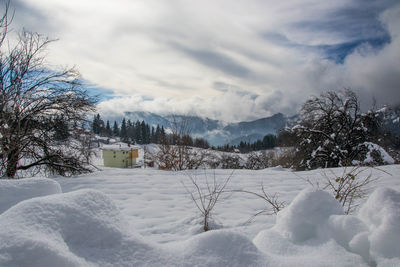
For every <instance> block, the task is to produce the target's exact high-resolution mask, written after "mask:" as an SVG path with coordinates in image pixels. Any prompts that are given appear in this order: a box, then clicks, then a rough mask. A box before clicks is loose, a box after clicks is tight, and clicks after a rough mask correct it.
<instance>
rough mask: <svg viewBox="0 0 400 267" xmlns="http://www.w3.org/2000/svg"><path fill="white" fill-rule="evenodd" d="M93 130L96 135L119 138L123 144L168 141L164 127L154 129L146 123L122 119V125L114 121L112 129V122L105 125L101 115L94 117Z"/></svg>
mask: <svg viewBox="0 0 400 267" xmlns="http://www.w3.org/2000/svg"><path fill="white" fill-rule="evenodd" d="M91 130H92V132H93V133H94V134H97V135H99V136H103V137H119V138H120V139H121V141H122V142H127V143H133V144H135V143H136V144H141V145H143V144H150V143H154V144H160V143H161V142H163V140H165V139H166V133H165V129H164V126H161V127H160V126H159V125H157V127H153V126H151V127H150V125H149V124H147V123H145V121H139V120H137V121H136V122H132V121H131V120H129V119H128V120H126V119H125V118H123V119H122V122H121V124H120V125H118V123H117V121H114V123H113V126H112V127H111V124H110V121H109V120H107V121H106V122H105V123H104V121H103V119H102V118H101V116H100V114H97V115H95V116H94V117H93V121H92V124H91Z"/></svg>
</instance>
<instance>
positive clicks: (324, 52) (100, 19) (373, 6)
mask: <svg viewBox="0 0 400 267" xmlns="http://www.w3.org/2000/svg"><path fill="white" fill-rule="evenodd" d="M1 1H2V2H4V1H5V0H1ZM12 8H13V9H14V10H15V18H14V21H13V25H12V27H13V28H14V29H18V28H21V27H24V28H26V29H28V30H30V31H35V32H39V33H42V34H45V35H47V36H49V37H50V38H57V39H58V40H59V41H57V42H54V43H53V44H52V45H51V46H50V47H49V49H48V52H47V53H48V55H47V57H48V60H49V61H50V62H51V64H55V65H68V66H76V67H77V68H78V69H79V71H80V72H81V74H82V77H83V78H84V79H85V80H86V81H87V83H88V84H90V85H91V89H90V90H91V91H92V92H95V93H97V94H100V97H101V100H102V101H101V102H100V103H99V105H98V107H99V111H100V112H101V114H103V115H104V116H106V117H112V116H119V115H122V114H123V112H124V111H135V110H140V111H151V112H156V113H175V114H178V113H179V114H191V115H200V116H207V117H210V118H213V119H223V120H225V121H239V120H251V119H256V118H260V117H266V116H269V115H272V114H274V113H277V112H283V113H286V114H293V113H296V112H297V111H298V109H299V107H300V106H301V104H302V103H303V102H304V101H305V100H306V99H307V98H309V97H310V96H311V95H318V94H320V93H321V92H323V91H327V90H340V89H343V88H352V89H353V90H354V91H356V92H357V93H358V94H359V96H360V99H361V101H362V103H363V105H365V106H367V105H369V104H370V103H371V102H372V98H376V99H377V100H378V103H379V104H399V103H400V2H399V1H398V0H335V1H321V0H285V1H272V0H229V1H228V0H202V1H198V0H169V1H166V0H140V1H139V0H68V1H66V0H13V1H12Z"/></svg>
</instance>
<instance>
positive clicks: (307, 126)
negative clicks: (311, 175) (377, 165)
mask: <svg viewBox="0 0 400 267" xmlns="http://www.w3.org/2000/svg"><path fill="white" fill-rule="evenodd" d="M301 115H302V120H301V121H300V124H298V125H296V126H294V127H293V128H292V132H294V133H295V134H296V135H297V137H298V142H297V143H296V145H295V146H296V148H297V154H298V158H300V159H302V160H301V162H299V163H298V167H299V168H303V169H304V168H306V169H314V168H321V167H322V168H329V167H338V166H350V165H353V164H354V163H355V162H360V161H362V160H363V158H365V154H366V153H367V150H368V148H367V146H366V142H371V141H373V140H374V137H375V136H376V134H377V132H378V130H379V120H378V119H377V117H376V116H374V114H373V112H370V113H365V114H363V113H361V112H360V104H359V102H358V98H357V96H356V94H355V93H354V92H352V91H350V90H345V91H343V92H327V93H325V94H322V95H321V96H320V97H313V98H311V99H310V100H308V101H307V102H306V103H305V104H304V105H303V107H302V110H301Z"/></svg>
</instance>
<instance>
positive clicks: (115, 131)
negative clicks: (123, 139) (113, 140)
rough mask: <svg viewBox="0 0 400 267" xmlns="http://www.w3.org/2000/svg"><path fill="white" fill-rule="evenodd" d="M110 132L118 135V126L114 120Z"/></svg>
mask: <svg viewBox="0 0 400 267" xmlns="http://www.w3.org/2000/svg"><path fill="white" fill-rule="evenodd" d="M112 133H113V136H119V128H118V124H117V122H116V121H114V126H113V131H112Z"/></svg>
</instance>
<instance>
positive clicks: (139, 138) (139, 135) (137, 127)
mask: <svg viewBox="0 0 400 267" xmlns="http://www.w3.org/2000/svg"><path fill="white" fill-rule="evenodd" d="M135 136H136V143H138V144H142V143H143V139H142V130H141V125H140V121H136V123H135Z"/></svg>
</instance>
